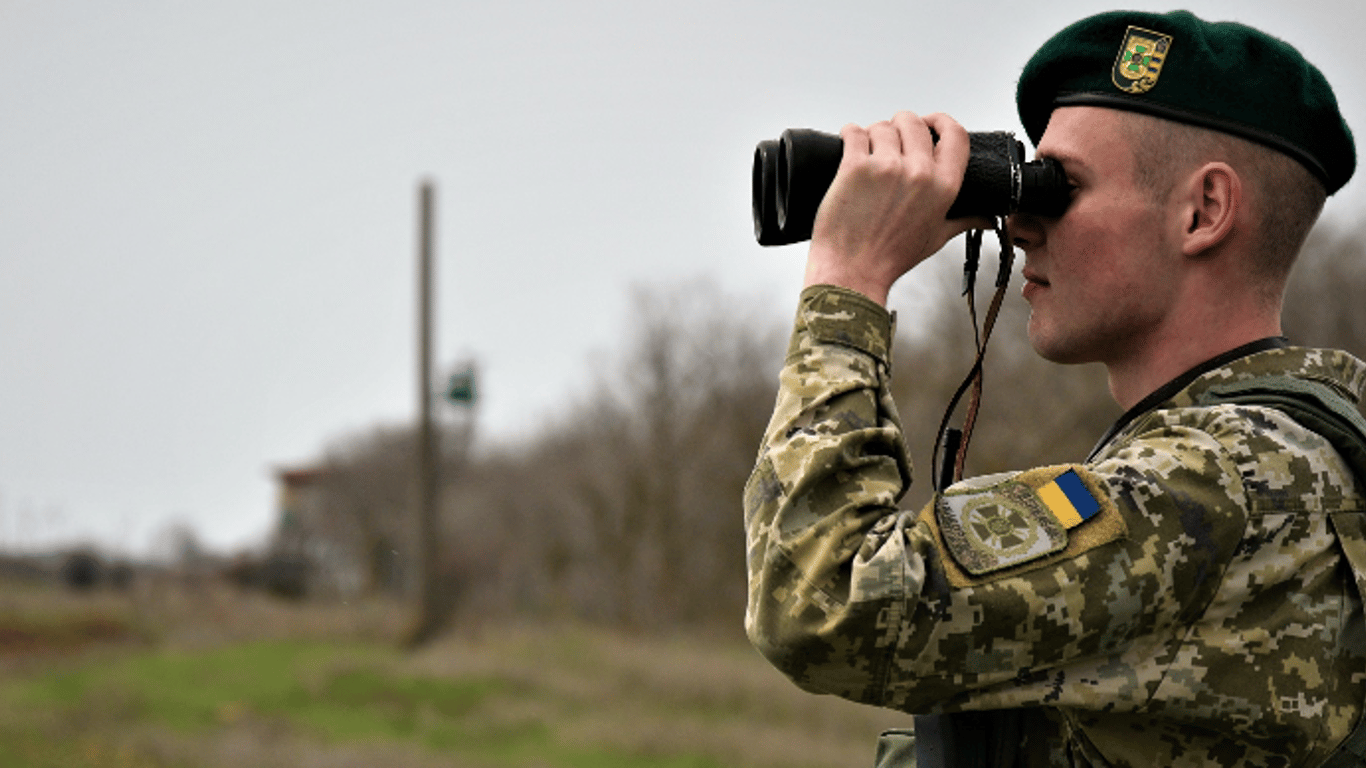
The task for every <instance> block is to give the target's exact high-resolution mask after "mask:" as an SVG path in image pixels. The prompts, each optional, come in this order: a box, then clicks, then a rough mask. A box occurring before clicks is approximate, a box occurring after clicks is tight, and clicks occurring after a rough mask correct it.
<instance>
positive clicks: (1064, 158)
mask: <svg viewBox="0 0 1366 768" xmlns="http://www.w3.org/2000/svg"><path fill="white" fill-rule="evenodd" d="M1034 159H1035V160H1044V159H1048V160H1056V161H1058V162H1059V163H1062V166H1063V168H1065V169H1067V170H1068V171H1069V172H1075V171H1085V170H1087V169H1089V168H1090V166H1089V165H1088V164H1087V163H1086V161H1085V160H1083V159H1081V157H1079V156H1077V155H1075V154H1071V153H1069V152H1067V151H1066V150H1044V151H1043V152H1035V153H1034Z"/></svg>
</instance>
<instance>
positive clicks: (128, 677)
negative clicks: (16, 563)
mask: <svg viewBox="0 0 1366 768" xmlns="http://www.w3.org/2000/svg"><path fill="white" fill-rule="evenodd" d="M0 595H3V597H0V638H3V636H4V634H3V633H4V630H5V627H8V626H20V625H22V626H26V627H29V628H33V627H47V628H48V630H47V631H48V635H47V636H48V637H49V638H59V637H72V636H76V637H80V638H83V639H81V640H79V641H62V642H55V643H54V644H52V645H50V646H48V647H46V648H41V647H39V646H40V645H41V636H42V633H41V632H37V631H34V632H32V633H31V634H32V635H33V637H36V638H38V639H35V640H33V641H32V642H31V643H30V644H29V645H26V646H24V647H23V648H18V647H17V646H16V647H11V648H9V649H8V650H6V649H5V648H4V646H3V645H0V658H4V659H6V660H7V661H6V663H4V664H3V665H0V765H32V766H58V765H90V766H126V767H127V768H144V767H148V768H150V767H153V766H167V767H169V766H229V765H231V766H240V765H254V766H267V767H270V766H281V767H283V766H362V765H365V766H370V765H385V766H400V767H403V766H412V767H413V768H426V766H436V765H442V766H457V768H461V767H463V768H514V767H519V766H528V767H530V766H536V767H537V768H540V767H541V766H547V767H548V766H565V767H566V768H588V767H589V766H593V767H594V768H597V767H598V766H604V767H605V768H636V767H637V766H639V767H641V768H644V767H645V766H654V767H657V768H723V767H724V768H732V767H733V768H748V767H751V766H752V767H754V768H767V767H768V766H773V767H774V768H776V767H777V766H784V767H787V766H807V767H809V768H825V767H826V766H829V767H830V768H834V767H835V766H840V767H841V768H844V767H846V766H858V765H867V764H869V763H871V761H872V754H873V748H874V740H875V738H876V736H877V734H878V732H879V731H881V730H882V729H883V728H886V727H890V726H896V725H903V724H904V723H905V721H906V719H907V718H905V717H904V716H900V715H897V714H896V713H891V712H886V711H881V710H875V709H872V708H866V707H860V706H858V705H854V704H849V703H846V702H841V701H837V700H832V699H829V698H827V697H817V696H812V695H809V694H806V693H803V692H801V691H799V690H797V689H796V688H795V687H794V686H792V685H791V683H789V682H788V681H787V680H785V679H783V678H782V677H781V676H780V675H779V674H778V673H777V672H775V671H774V670H773V669H771V668H770V667H769V666H768V665H767V664H766V663H765V662H764V661H763V660H762V659H761V658H759V656H758V655H757V654H756V653H754V652H753V651H752V650H751V649H749V647H748V645H747V644H746V643H745V642H744V640H743V639H742V638H741V637H739V636H738V633H737V634H736V635H734V636H729V637H717V636H715V634H714V633H713V634H712V635H702V634H688V633H681V632H680V633H678V634H676V635H674V636H672V637H665V638H661V637H656V636H633V635H628V634H623V633H619V632H613V631H608V630H604V629H601V628H595V627H588V626H583V625H573V624H562V623H560V624H554V625H533V624H520V625H489V624H486V625H483V626H481V627H479V628H478V630H477V631H475V630H468V631H467V630H465V629H463V628H460V627H457V628H455V630H454V631H453V632H451V633H450V634H449V635H448V636H446V637H445V638H443V639H441V640H438V641H437V642H435V643H433V644H431V645H429V646H427V647H425V648H423V649H421V650H419V651H417V652H405V651H403V650H401V649H400V648H399V645H398V642H397V638H398V637H399V636H400V635H401V631H402V629H403V627H404V618H405V613H404V611H403V610H402V607H401V606H397V605H393V604H389V603H382V602H367V603H363V604H356V605H345V604H328V605H314V604H291V603H283V602H280V601H276V600H272V599H269V598H266V597H263V596H257V595H245V594H241V593H238V592H236V591H235V590H232V589H230V588H228V587H225V586H223V585H217V584H211V583H198V584H194V583H191V584H188V585H186V584H174V583H171V582H169V581H168V582H163V583H159V584H143V585H140V586H139V587H138V589H137V590H135V591H133V592H131V593H128V594H108V593H103V594H100V593H97V594H91V595H73V594H68V593H65V592H62V591H59V590H56V589H42V588H31V587H25V588H22V589H12V588H11V589H3V590H0ZM92 620H94V623H93V624H91V623H90V622H91V621H92ZM82 622H85V624H82ZM73 626H78V627H79V626H98V627H102V628H103V629H102V630H100V632H102V633H103V634H100V633H94V635H91V634H90V633H87V634H86V635H81V634H80V633H79V632H76V633H74V634H73V633H72V632H71V630H70V628H71V627H73ZM63 633H66V634H63ZM258 660H259V661H258ZM219 668H222V669H225V670H230V671H231V672H232V673H233V674H234V675H236V674H241V675H250V674H252V673H253V672H255V673H259V674H261V675H262V676H263V679H262V680H261V681H259V683H252V682H250V681H248V682H232V683H229V682H226V681H223V682H215V681H216V680H217V678H215V677H214V676H213V675H214V673H213V670H215V669H219ZM187 670H188V671H187ZM265 670H274V671H265ZM192 673H202V676H201V677H192ZM285 678H287V680H286V679H285ZM189 680H194V681H197V682H186V681H189ZM204 680H208V681H210V682H203V681H204ZM220 685H221V688H214V687H213V686H220ZM176 686H181V687H186V686H188V687H189V688H190V690H186V691H183V692H177V691H176V690H175V689H176ZM281 686H283V687H281ZM200 688H204V690H200ZM277 689H278V690H277ZM282 691H283V692H282ZM177 697H179V698H177ZM452 697H454V698H452ZM34 702H41V705H37V704H35V703H34ZM281 702H289V705H288V706H285V704H282V703H281ZM196 713H198V715H197V717H198V719H197V720H196V719H195V717H196ZM182 720H183V722H182Z"/></svg>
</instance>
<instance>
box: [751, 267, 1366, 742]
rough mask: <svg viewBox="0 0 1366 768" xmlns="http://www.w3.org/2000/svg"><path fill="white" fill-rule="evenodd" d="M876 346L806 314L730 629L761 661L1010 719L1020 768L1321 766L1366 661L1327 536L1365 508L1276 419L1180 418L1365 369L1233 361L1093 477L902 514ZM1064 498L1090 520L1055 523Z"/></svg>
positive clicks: (1158, 410) (853, 305)
mask: <svg viewBox="0 0 1366 768" xmlns="http://www.w3.org/2000/svg"><path fill="white" fill-rule="evenodd" d="M892 327H893V318H892V316H890V315H889V314H888V313H887V312H886V311H885V310H884V309H882V308H881V307H879V306H877V305H876V304H874V303H873V302H871V301H870V300H868V299H866V298H864V297H863V296H861V295H859V294H857V293H854V292H852V291H846V290H843V289H839V288H832V287H824V286H823V287H817V288H811V289H808V290H807V291H805V292H803V294H802V298H801V304H800V309H799V311H798V317H797V321H796V327H795V329H794V332H793V335H792V340H791V345H790V347H789V350H788V356H787V360H786V364H785V367H784V369H783V373H782V378H781V389H780V391H779V394H778V402H777V406H776V409H775V412H774V415H773V419H772V422H771V423H770V425H769V428H768V432H767V435H766V436H765V439H764V443H763V446H762V450H761V452H760V455H759V460H758V464H757V466H756V467H755V470H754V472H753V474H752V476H751V478H750V481H749V483H748V485H747V487H746V492H745V524H746V531H747V537H748V550H747V557H748V568H749V606H748V610H747V613H746V628H747V630H748V632H749V635H750V638H751V640H752V641H753V642H754V644H755V645H756V647H757V648H759V649H760V650H761V651H762V652H763V653H764V655H765V656H767V657H768V659H769V660H770V661H771V662H772V663H773V664H774V665H776V666H777V667H778V668H779V669H781V670H782V671H783V672H784V673H785V674H787V675H788V676H790V677H791V678H792V679H793V680H794V681H795V682H796V683H797V684H798V685H799V686H801V687H802V688H805V689H807V690H810V691H813V692H822V693H833V694H836V695H839V696H843V697H845V698H849V699H852V700H855V701H859V702H865V703H869V704H875V705H879V706H884V707H891V708H894V709H899V710H903V711H906V712H912V713H939V712H955V711H968V710H979V711H980V710H1022V711H1023V712H1024V716H1025V717H1026V718H1028V724H1027V727H1026V728H1025V733H1026V734H1027V736H1026V740H1025V745H1024V747H1023V748H1024V751H1025V754H1024V757H1023V758H1022V759H1023V761H1024V762H1027V763H1028V764H1031V765H1041V764H1042V765H1086V766H1100V765H1116V766H1156V765H1163V766H1176V765H1202V766H1203V765H1223V766H1275V765H1314V764H1317V763H1318V762H1320V761H1322V759H1323V758H1324V757H1325V756H1326V755H1327V754H1328V753H1329V752H1330V751H1331V750H1332V748H1333V747H1334V746H1335V745H1336V744H1338V743H1339V742H1340V741H1342V739H1343V738H1344V737H1345V736H1346V735H1347V734H1348V732H1349V731H1350V730H1351V729H1352V727H1353V725H1354V724H1355V723H1356V720H1357V718H1358V716H1359V715H1360V714H1361V709H1362V702H1363V697H1366V690H1363V680H1366V656H1363V645H1364V644H1363V638H1362V637H1361V634H1362V628H1363V622H1362V614H1361V611H1362V605H1361V601H1360V599H1359V598H1358V595H1357V591H1356V589H1355V587H1354V585H1353V582H1352V575H1351V573H1350V571H1349V569H1348V567H1347V565H1346V563H1345V562H1344V560H1343V557H1342V555H1341V553H1340V546H1339V543H1338V540H1337V537H1336V536H1335V533H1334V526H1335V525H1339V524H1341V523H1340V522H1338V523H1335V522H1334V521H1333V519H1332V518H1333V517H1334V516H1343V515H1349V516H1353V517H1359V516H1361V515H1362V513H1363V511H1364V510H1366V505H1363V499H1362V496H1361V493H1360V490H1359V489H1358V488H1357V487H1356V483H1355V481H1354V479H1353V477H1352V474H1351V471H1350V469H1349V468H1348V466H1347V465H1346V464H1345V463H1344V462H1343V461H1342V459H1341V458H1340V456H1339V455H1338V454H1337V453H1336V452H1335V451H1334V450H1333V448H1332V447H1331V446H1329V445H1328V443H1327V442H1326V441H1325V440H1324V439H1323V438H1321V437H1320V436H1319V435H1317V434H1315V433H1313V432H1309V431H1307V430H1305V429H1304V428H1303V427H1301V426H1300V425H1298V424H1297V423H1296V422H1294V421H1292V420H1290V419H1289V418H1288V417H1286V416H1284V415H1283V414H1282V413H1280V412H1279V411H1275V410H1271V409H1269V408H1265V407H1258V406H1243V405H1218V406H1214V407H1202V406H1197V404H1196V403H1197V400H1198V399H1199V398H1200V397H1201V395H1202V394H1203V393H1205V392H1207V391H1209V390H1210V389H1211V388H1212V387H1216V386H1218V385H1220V384H1221V383H1228V382H1235V381H1239V380H1244V379H1247V378H1250V377H1253V376H1261V375H1266V374H1269V373H1275V374H1279V375H1290V376H1294V377H1302V378H1307V379H1311V380H1314V381H1318V382H1322V383H1327V384H1329V385H1330V386H1332V387H1333V388H1334V389H1335V390H1337V391H1339V393H1341V394H1343V395H1344V396H1347V397H1349V398H1350V399H1351V400H1352V401H1356V400H1357V398H1358V396H1359V392H1360V390H1361V389H1362V386H1363V383H1364V382H1366V364H1363V363H1362V362H1361V361H1358V360H1356V359H1355V358H1353V357H1351V356H1350V355H1347V354H1346V353H1342V352H1337V351H1328V350H1310V349H1302V348H1293V347H1286V348H1275V349H1268V350H1265V351H1261V352H1257V353H1255V354H1251V355H1248V356H1245V357H1241V358H1239V359H1236V360H1233V361H1231V362H1228V363H1227V364H1224V365H1221V366H1217V367H1214V368H1213V369H1211V370H1208V371H1206V372H1204V373H1203V374H1201V375H1199V376H1198V377H1197V378H1195V379H1194V380H1193V381H1190V382H1188V383H1185V384H1184V386H1181V385H1180V384H1176V385H1174V386H1173V387H1171V388H1168V389H1164V390H1162V391H1161V393H1162V394H1161V395H1160V396H1159V397H1158V398H1157V399H1159V400H1161V402H1157V403H1154V404H1152V407H1149V408H1142V407H1141V408H1138V409H1135V410H1136V411H1137V412H1136V413H1135V412H1131V415H1132V418H1129V419H1128V420H1127V422H1124V421H1122V422H1121V426H1120V428H1119V429H1118V431H1116V432H1115V433H1114V434H1112V435H1111V436H1109V438H1108V440H1107V441H1106V442H1105V443H1104V444H1103V445H1102V446H1101V447H1100V448H1098V450H1097V452H1096V453H1095V454H1094V455H1093V456H1092V457H1091V458H1089V459H1088V460H1087V461H1086V462H1085V463H1084V464H1077V465H1071V466H1060V467H1044V468H1039V469H1033V470H1029V471H1026V472H1021V473H1014V474H1007V475H998V476H992V477H984V478H978V479H974V480H970V481H965V482H963V483H960V484H957V485H955V486H953V487H951V488H949V489H948V490H947V491H946V492H945V493H944V494H943V495H941V496H939V497H937V498H936V500H935V501H934V502H933V503H931V504H930V505H929V506H928V507H927V508H926V509H925V510H924V511H922V512H920V513H919V514H916V513H913V512H909V511H901V510H898V509H897V506H896V505H897V502H898V500H899V499H900V498H901V496H902V494H903V493H904V491H905V490H906V488H907V486H908V485H909V483H910V482H911V467H910V463H909V460H908V458H907V455H906V450H905V447H904V443H903V437H902V430H901V425H900V422H899V419H898V416H897V413H896V409H895V407H894V405H893V403H892V399H891V396H890V394H889V391H888V383H889V379H890V375H891V363H890V360H889V350H890V344H891V337H892ZM1064 480H1067V481H1068V482H1070V484H1071V487H1072V490H1071V492H1070V493H1072V495H1073V500H1074V501H1077V502H1078V503H1077V504H1076V506H1077V508H1078V509H1081V511H1082V514H1081V517H1083V518H1085V519H1081V520H1079V519H1078V518H1077V516H1071V517H1070V519H1064V518H1065V517H1066V516H1063V517H1060V516H1059V515H1057V514H1055V512H1056V509H1055V507H1056V506H1057V505H1055V504H1054V501H1053V500H1052V496H1050V494H1052V495H1053V496H1056V487H1057V486H1058V484H1060V483H1063V482H1064ZM1077 489H1080V491H1078V490H1077ZM1087 504H1090V506H1091V508H1090V509H1082V508H1084V507H1086V506H1087ZM1063 506H1067V505H1066V504H1063Z"/></svg>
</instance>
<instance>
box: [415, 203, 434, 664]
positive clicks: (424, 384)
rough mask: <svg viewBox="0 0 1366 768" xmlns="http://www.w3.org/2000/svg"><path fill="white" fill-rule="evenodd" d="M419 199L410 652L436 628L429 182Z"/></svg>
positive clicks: (430, 204)
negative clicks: (413, 582) (414, 594)
mask: <svg viewBox="0 0 1366 768" xmlns="http://www.w3.org/2000/svg"><path fill="white" fill-rule="evenodd" d="M418 195H419V202H418V207H419V211H418V288H417V291H418V301H417V304H418V318H417V322H418V350H417V360H418V364H417V402H418V429H417V450H416V451H415V454H416V458H417V467H416V470H417V471H416V477H417V493H416V502H417V510H416V511H417V526H416V528H417V530H416V531H415V533H416V539H417V540H416V542H415V545H416V548H415V553H414V554H415V565H416V568H415V570H416V573H415V576H416V581H417V616H416V617H415V619H414V621H413V624H412V628H411V630H410V632H409V635H408V644H409V645H410V646H418V645H421V644H423V643H425V642H426V641H428V640H430V639H432V637H433V636H435V634H436V631H437V630H438V629H439V628H440V622H441V610H440V600H439V593H438V591H437V578H438V577H437V556H438V546H437V545H438V539H439V535H438V531H437V528H438V526H437V477H436V470H437V466H436V456H437V444H436V442H437V434H436V430H435V428H434V427H433V424H432V396H433V394H434V393H433V384H432V314H433V307H432V304H433V302H432V283H433V276H432V272H433V265H432V261H433V258H432V254H433V251H434V250H435V247H434V246H435V243H434V240H435V237H434V230H435V221H434V219H435V214H434V212H433V208H434V202H435V197H436V191H435V189H434V186H433V184H432V182H431V181H424V182H422V185H421V187H420V189H419V193H418Z"/></svg>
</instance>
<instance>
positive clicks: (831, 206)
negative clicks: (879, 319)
mask: <svg viewBox="0 0 1366 768" xmlns="http://www.w3.org/2000/svg"><path fill="white" fill-rule="evenodd" d="M931 130H933V131H934V133H936V134H938V136H939V141H938V143H936V142H935V141H934V140H933V138H932V136H931V134H930V132H931ZM840 136H841V137H842V138H843V139H844V156H843V157H842V158H841V160H840V167H839V172H838V173H836V174H835V180H834V182H833V183H831V185H830V189H829V190H828V191H827V192H826V193H825V198H824V199H823V200H822V201H821V206H820V209H819V211H817V213H816V222H815V226H814V228H813V230H812V235H811V249H810V251H809V252H808V254H807V262H806V280H805V284H806V285H807V286H811V285H820V284H825V285H837V286H841V287H844V288H851V289H853V290H856V291H858V292H860V293H862V294H864V295H865V296H868V297H869V298H871V299H873V300H874V301H876V302H878V303H879V304H882V305H884V306H885V305H886V303H887V293H888V292H889V291H890V290H891V287H892V284H893V283H895V282H896V281H897V279H898V278H899V277H901V276H902V275H903V274H905V273H906V272H908V271H910V270H911V269H912V268H913V267H915V266H916V265H917V264H919V263H920V262H922V261H924V260H925V259H927V258H929V257H930V256H931V255H933V254H934V253H936V252H937V251H939V249H940V248H942V247H944V244H945V243H947V242H948V241H949V240H951V239H953V238H954V237H956V236H957V235H959V234H961V233H962V232H965V231H967V230H968V229H973V228H990V227H991V226H992V222H991V221H990V220H989V219H954V220H947V219H945V218H944V216H945V214H947V213H948V210H949V206H950V205H952V204H953V200H954V198H955V197H957V196H958V188H959V187H960V186H961V185H962V183H963V173H964V171H965V170H966V169H967V164H968V133H967V131H966V130H965V129H964V128H963V126H961V125H959V124H958V122H957V121H955V120H954V119H953V118H951V117H949V116H948V115H944V114H933V115H929V116H927V117H925V118H921V117H919V116H918V115H916V114H914V113H912V112H898V113H897V114H896V116H895V117H893V118H892V119H891V120H890V121H883V122H880V123H874V124H872V125H870V126H868V127H867V128H861V127H859V126H857V125H846V126H845V127H844V129H843V130H841V131H840Z"/></svg>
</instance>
